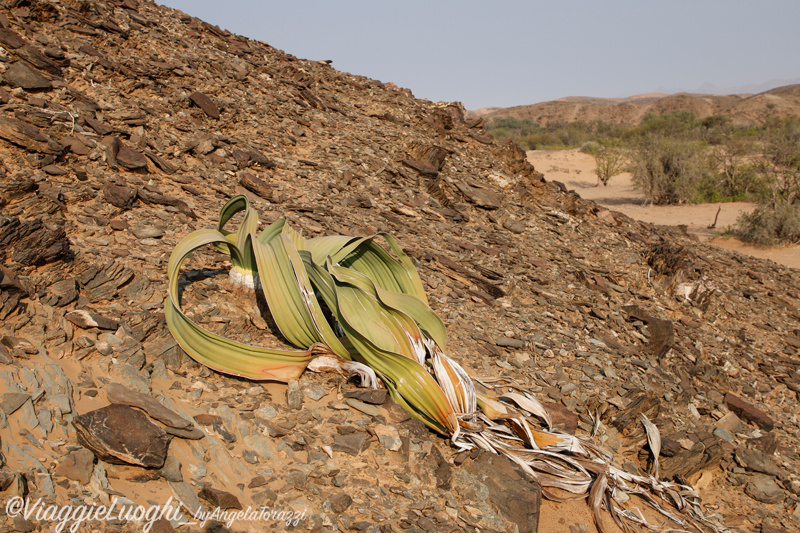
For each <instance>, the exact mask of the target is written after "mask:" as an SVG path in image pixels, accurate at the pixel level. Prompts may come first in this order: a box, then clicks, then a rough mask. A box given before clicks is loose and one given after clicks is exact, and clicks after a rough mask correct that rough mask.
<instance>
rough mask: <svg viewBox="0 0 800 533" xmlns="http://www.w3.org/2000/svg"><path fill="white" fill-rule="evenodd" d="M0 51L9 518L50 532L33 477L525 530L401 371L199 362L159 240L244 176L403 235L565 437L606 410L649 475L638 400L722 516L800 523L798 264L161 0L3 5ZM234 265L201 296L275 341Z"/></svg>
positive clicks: (282, 211)
mask: <svg viewBox="0 0 800 533" xmlns="http://www.w3.org/2000/svg"><path fill="white" fill-rule="evenodd" d="M0 45H1V46H2V55H0V70H1V71H2V81H3V85H2V86H0V110H1V113H0V160H2V168H0V209H2V213H1V214H0V243H2V247H0V256H2V260H3V266H2V270H0V321H1V322H0V393H1V395H0V440H1V441H2V448H0V450H1V451H2V457H1V458H0V490H1V491H2V492H0V500H2V502H3V504H4V505H3V508H2V510H0V514H2V519H1V520H2V522H0V524H2V526H0V527H4V528H5V530H6V531H32V530H36V528H40V529H42V530H49V528H50V527H51V526H52V523H51V522H52V520H51V522H47V520H37V519H36V517H35V516H32V517H29V518H27V519H26V518H24V517H22V516H11V515H12V514H13V513H11V512H9V508H8V507H6V506H5V503H6V502H8V501H10V500H11V498H12V497H15V496H25V495H27V496H29V497H30V498H31V499H33V500H35V499H37V498H42V500H43V501H44V502H45V503H55V504H56V505H67V504H70V505H79V504H86V505H100V504H109V503H110V502H112V501H116V504H117V505H123V504H127V505H132V504H136V505H142V506H149V505H157V504H164V503H166V502H167V501H168V499H169V498H172V500H173V501H175V502H180V503H181V504H182V505H183V506H184V507H186V508H191V509H194V508H196V507H197V506H202V507H204V508H206V509H208V510H213V509H214V508H215V507H220V508H223V509H232V510H235V509H238V508H245V509H246V508H248V506H250V507H253V508H258V506H266V507H267V508H268V509H269V510H272V511H275V512H281V511H282V512H284V515H281V516H277V515H270V516H269V517H268V519H269V520H270V522H269V524H268V526H265V525H264V522H265V521H266V520H267V519H266V518H264V517H263V516H262V517H261V518H260V519H258V520H256V521H254V522H245V521H241V520H240V521H238V522H236V523H233V524H232V525H230V526H228V527H229V529H230V530H233V531H239V530H251V531H262V530H264V528H265V527H272V526H281V527H283V524H285V522H286V521H287V520H288V521H289V522H291V520H290V519H291V516H294V517H295V518H298V520H297V522H296V525H294V526H291V524H290V525H289V526H288V527H294V528H296V529H300V530H326V531H347V530H360V531H420V530H421V531H478V530H480V531H510V530H514V528H518V530H519V531H535V530H536V523H537V520H538V509H539V492H538V487H537V486H536V484H535V483H531V482H530V481H528V480H526V479H524V478H522V477H521V476H520V475H519V473H518V472H517V471H516V470H515V469H514V468H513V467H512V466H511V465H510V463H508V461H505V460H501V459H500V458H498V457H496V456H488V454H486V453H482V454H469V453H468V454H464V453H460V454H459V453H457V450H453V449H452V448H451V447H449V446H448V442H447V441H444V440H442V439H440V438H438V437H437V436H435V435H433V434H431V433H430V432H428V431H427V430H426V429H425V428H424V427H423V426H421V425H420V424H419V423H416V422H415V421H413V420H410V419H409V417H408V416H407V415H406V414H405V412H404V411H402V410H401V409H399V408H398V407H397V406H395V405H394V404H392V403H390V402H388V401H386V400H385V397H384V395H382V394H381V393H379V392H378V393H376V392H374V391H365V390H363V389H358V388H356V387H355V386H354V385H353V384H352V383H349V382H347V380H346V379H344V378H342V377H340V376H338V375H335V374H331V375H328V374H310V373H307V374H306V375H304V376H303V377H302V378H301V379H300V380H299V381H298V382H294V383H292V384H290V385H289V386H288V387H287V386H285V385H281V384H268V383H265V384H258V383H253V382H247V381H244V380H239V379H234V378H230V377H226V376H223V375H220V374H216V373H213V372H211V371H209V370H208V369H205V368H203V367H200V366H199V365H197V364H196V363H194V362H192V361H191V360H190V359H189V358H187V357H186V355H185V354H183V353H182V351H181V350H180V348H179V347H178V346H177V345H176V343H175V342H174V341H173V340H172V338H171V336H170V334H169V331H168V330H167V328H166V325H165V323H164V315H163V301H164V297H165V294H166V293H165V291H166V286H167V282H166V277H165V276H166V274H165V270H166V262H167V260H168V258H169V254H170V252H171V250H172V248H173V247H174V245H175V244H176V243H177V242H178V241H179V240H180V239H181V238H182V237H184V236H185V235H187V234H188V233H189V232H191V231H193V230H194V229H197V228H201V227H210V226H213V225H214V224H215V221H216V218H217V215H218V211H219V208H220V207H221V206H222V205H223V204H224V202H225V201H226V200H227V198H228V197H229V196H231V195H233V194H235V193H239V192H243V193H245V194H248V195H249V196H250V198H251V199H252V202H253V205H254V207H255V208H256V209H257V210H258V211H259V214H260V217H261V220H263V221H266V222H269V221H272V220H274V219H275V218H278V217H285V218H287V219H288V220H289V221H290V222H291V223H292V224H293V226H294V227H295V228H298V229H303V230H304V232H305V234H306V235H310V236H314V235H321V234H328V233H340V234H355V235H369V234H373V233H375V232H376V231H389V232H391V233H392V234H394V235H395V236H396V237H397V238H398V240H399V241H400V242H401V244H403V246H404V247H405V248H406V250H407V252H408V253H409V254H410V255H411V256H412V257H413V258H414V260H415V261H416V262H417V264H418V267H419V270H420V273H421V276H422V279H423V281H424V283H425V284H426V287H427V289H428V291H429V294H430V295H431V298H430V299H431V304H432V306H433V308H434V310H435V311H437V312H438V313H439V314H440V316H442V317H443V319H444V320H445V322H446V323H447V324H448V330H449V334H450V339H451V340H450V346H451V351H452V355H453V356H454V357H455V358H456V359H457V360H458V361H460V362H461V364H462V365H463V366H464V367H465V368H466V369H467V370H468V371H469V372H470V373H471V374H472V375H475V376H483V377H505V378H508V379H511V380H516V381H517V382H518V383H519V384H521V385H523V386H527V387H530V388H531V389H532V390H534V391H536V392H537V394H538V395H539V397H540V398H541V400H542V401H543V402H547V404H548V406H549V408H550V409H551V411H552V413H553V415H554V417H555V418H556V421H557V422H558V423H559V424H562V425H563V426H564V427H566V428H567V429H569V430H570V431H577V432H583V433H588V432H590V431H591V429H592V416H599V417H600V420H601V423H600V426H599V427H600V432H599V435H598V437H597V440H598V442H599V443H602V444H603V445H604V446H606V447H607V448H609V449H610V450H613V451H614V452H615V453H616V454H617V461H618V462H619V464H621V465H624V467H625V468H626V469H629V470H631V471H641V472H645V471H647V469H648V468H649V467H650V466H649V465H648V461H649V449H648V448H647V447H646V440H645V436H644V433H643V431H642V429H641V426H640V425H639V424H638V422H637V421H636V419H637V415H638V414H639V413H646V414H647V415H648V416H649V418H650V419H651V420H653V421H654V422H655V423H656V425H657V426H658V427H659V428H660V430H661V433H662V436H663V447H662V452H661V458H660V459H661V472H662V474H663V475H664V476H665V477H670V478H676V479H680V480H684V481H687V482H689V483H692V484H693V485H694V486H695V487H697V489H698V491H699V494H700V496H701V497H703V498H704V502H705V506H706V510H707V512H708V513H709V515H711V516H714V517H716V518H717V519H718V520H720V521H721V522H722V523H725V524H727V525H728V526H730V527H731V528H732V529H733V530H740V531H762V532H766V531H781V530H785V531H789V530H796V529H797V528H798V527H800V510H798V507H797V501H798V494H800V478H798V476H797V472H798V471H799V470H798V468H799V467H800V457H799V456H798V431H799V426H798V424H799V423H800V420H798V412H797V394H798V391H800V373H799V372H800V355H799V354H798V347H800V330H798V329H797V328H798V320H800V316H799V314H798V303H799V302H800V275H798V272H797V271H794V270H791V269H786V268H782V267H778V266H776V265H775V264H772V263H768V262H764V261H760V260H756V259H753V258H749V257H744V256H741V255H737V254H735V253H731V252H726V251H724V250H720V249H716V248H711V247H708V246H704V245H701V244H699V243H696V242H694V241H692V240H690V239H688V238H687V237H686V236H685V235H683V234H682V233H680V232H679V231H671V230H669V229H665V228H655V227H653V226H650V225H647V224H644V223H639V222H635V221H633V220H631V219H629V218H627V217H625V216H623V215H620V214H617V213H612V212H609V211H607V210H604V209H600V208H598V206H596V205H595V204H594V203H592V202H587V201H584V200H582V199H581V198H579V197H577V196H576V195H574V194H569V193H568V192H566V191H564V190H562V189H560V188H559V187H557V186H555V185H553V184H550V183H547V182H546V181H545V180H544V178H543V176H542V175H541V174H539V173H537V172H536V171H535V170H534V169H533V168H532V167H531V166H530V165H529V164H528V163H527V162H526V160H525V154H524V153H523V152H521V151H520V150H518V149H517V148H515V147H513V146H509V145H498V144H496V143H495V142H493V140H492V139H491V138H489V137H487V136H486V135H485V133H484V132H483V131H482V122H481V121H480V120H472V121H466V120H464V116H463V109H462V108H461V107H460V106H459V105H458V104H441V103H434V102H429V101H424V100H416V99H414V98H413V97H412V96H411V94H410V92H409V91H407V90H400V89H398V88H397V87H395V86H393V85H392V84H389V83H386V84H385V83H381V82H379V81H376V80H370V79H367V78H364V77H360V76H356V75H352V74H347V73H343V72H338V71H336V70H335V69H333V68H331V66H329V65H327V64H325V63H318V62H311V61H305V60H300V59H297V58H295V57H292V56H291V55H288V54H286V53H284V52H282V51H279V50H276V49H274V48H272V47H270V46H268V45H267V44H265V43H261V42H256V41H252V40H247V39H244V38H242V37H239V36H236V35H231V34H229V33H227V32H225V31H221V30H220V29H219V28H216V27H214V26H211V25H208V24H206V23H203V22H202V21H199V20H197V19H194V18H192V17H190V16H187V15H184V14H182V13H179V12H176V11H174V10H170V9H166V8H163V7H160V6H158V5H156V4H153V3H150V2H144V1H136V0H116V1H111V0H109V1H105V2H103V1H97V2H91V1H86V2H81V1H77V0H61V1H58V2H57V1H55V0H53V1H44V0H38V1H9V2H6V3H5V5H4V6H3V7H2V8H0ZM221 258H222V256H221V255H218V254H216V253H214V252H213V251H211V250H208V251H207V252H203V253H198V254H196V256H195V257H194V259H193V260H192V261H193V262H192V263H191V264H190V265H188V266H187V269H186V272H185V278H186V279H185V299H186V302H185V306H186V308H187V309H189V311H190V312H191V313H193V314H194V315H195V316H196V317H197V319H198V320H200V321H201V322H202V323H203V324H204V325H206V326H207V327H209V328H215V329H216V330H217V331H220V332H225V333H226V334H227V335H230V336H235V337H236V338H238V339H240V340H243V341H247V342H252V343H254V344H263V345H271V346H276V345H278V344H279V343H280V341H279V340H278V339H276V338H275V336H274V335H273V334H272V329H271V324H270V322H269V317H263V316H262V315H261V314H260V313H259V308H258V305H257V303H256V301H255V298H254V297H253V295H252V294H249V295H248V294H243V293H242V292H237V291H235V290H233V289H231V288H230V286H229V285H228V282H227V276H226V275H225V268H226V267H227V265H226V264H225V263H223V262H222V259H221ZM622 498H623V496H620V499H622ZM290 511H291V512H292V513H298V514H297V515H291V516H289V515H287V514H286V513H288V512H290ZM302 513H305V514H302ZM287 516H289V518H287ZM300 517H302V519H300ZM217 518H219V517H217ZM223 522H224V520H223ZM210 523H211V522H208V523H206V524H201V525H200V526H198V525H193V526H184V527H183V528H182V529H183V530H192V531H194V530H197V529H198V528H201V529H205V528H208V527H209V525H210ZM606 523H607V525H608V526H609V527H612V523H611V521H610V519H609V518H608V516H606ZM560 524H561V526H554V527H553V528H551V529H550V530H552V531H555V530H557V529H556V527H562V528H563V530H565V531H566V530H570V528H573V530H591V529H592V528H593V527H594V526H593V525H592V524H591V523H589V522H587V523H581V522H580V520H579V519H578V518H577V517H576V516H563V517H562V518H560ZM175 527H178V526H177V524H176V523H172V524H170V523H169V521H167V520H166V519H162V520H159V521H158V523H157V524H156V525H155V526H154V528H153V529H152V531H171V530H172V529H173V528H175ZM221 527H222V526H221ZM92 528H94V529H96V530H104V531H141V530H142V526H141V524H136V523H134V522H132V521H124V520H114V521H112V522H109V523H105V524H96V523H95V524H94V525H93V526H92ZM92 528H88V529H87V530H91V529H92ZM211 530H214V531H221V530H224V529H219V528H217V529H211Z"/></svg>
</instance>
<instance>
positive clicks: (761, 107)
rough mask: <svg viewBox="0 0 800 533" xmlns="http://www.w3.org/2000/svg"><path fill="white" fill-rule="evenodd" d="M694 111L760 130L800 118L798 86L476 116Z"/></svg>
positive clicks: (592, 101) (597, 116)
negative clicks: (785, 119) (769, 123)
mask: <svg viewBox="0 0 800 533" xmlns="http://www.w3.org/2000/svg"><path fill="white" fill-rule="evenodd" d="M673 111H692V112H693V113H695V114H696V115H697V116H698V117H700V118H705V117H708V116H711V115H725V116H728V117H730V118H731V119H733V121H734V122H735V123H737V124H762V123H764V122H765V121H766V120H767V119H769V118H782V117H787V116H791V115H800V84H798V85H787V86H784V87H778V88H775V89H771V90H769V91H765V92H761V93H758V94H730V95H712V94H690V93H677V94H660V93H655V94H645V95H637V96H630V97H628V98H592V97H585V96H569V97H566V98H560V99H558V100H554V101H551V102H542V103H538V104H533V105H523V106H516V107H508V108H484V109H481V110H479V111H476V112H474V114H475V116H483V117H484V118H487V119H489V118H496V117H513V118H521V119H525V118H527V119H532V120H534V121H536V122H538V123H539V124H542V125H547V124H549V123H551V122H579V121H583V122H591V121H595V120H602V121H605V122H614V123H618V124H627V125H637V124H639V123H640V122H641V120H642V118H643V117H644V116H645V114H647V113H658V114H662V113H670V112H673Z"/></svg>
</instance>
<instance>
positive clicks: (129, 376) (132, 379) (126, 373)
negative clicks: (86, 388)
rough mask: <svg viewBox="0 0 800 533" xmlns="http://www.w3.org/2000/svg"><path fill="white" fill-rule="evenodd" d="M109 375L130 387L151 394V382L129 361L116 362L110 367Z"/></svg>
mask: <svg viewBox="0 0 800 533" xmlns="http://www.w3.org/2000/svg"><path fill="white" fill-rule="evenodd" d="M109 377H110V378H112V379H113V380H115V381H117V382H118V383H125V385H126V386H127V387H128V388H129V389H133V390H135V391H137V392H141V393H142V394H150V392H151V391H150V382H149V381H148V380H147V378H146V377H145V375H144V374H142V372H141V371H140V370H139V369H137V368H134V367H133V366H131V365H129V364H127V363H116V364H113V365H111V366H110V367H109Z"/></svg>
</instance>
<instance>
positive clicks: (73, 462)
mask: <svg viewBox="0 0 800 533" xmlns="http://www.w3.org/2000/svg"><path fill="white" fill-rule="evenodd" d="M93 470H94V454H93V453H92V452H91V451H90V450H87V449H86V448H80V449H78V450H73V451H71V452H69V453H68V454H67V456H66V457H65V458H64V459H63V460H62V461H61V462H60V463H59V465H58V466H57V467H56V469H55V471H54V472H53V473H54V474H55V475H57V476H63V477H65V478H67V479H71V480H73V481H77V482H78V483H80V484H81V485H86V484H88V483H89V480H91V478H92V471H93Z"/></svg>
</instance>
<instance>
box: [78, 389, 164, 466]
mask: <svg viewBox="0 0 800 533" xmlns="http://www.w3.org/2000/svg"><path fill="white" fill-rule="evenodd" d="M73 426H74V427H75V430H76V432H77V434H78V441H79V442H80V443H81V444H82V445H83V446H85V447H86V448H88V449H90V450H92V451H93V452H94V453H95V455H97V456H98V457H99V458H100V459H102V460H104V461H106V462H109V463H113V464H132V465H138V466H143V467H145V468H161V467H162V466H164V461H165V460H166V458H167V448H168V447H169V436H168V435H167V434H166V432H165V431H164V430H163V429H161V428H160V427H158V426H157V425H156V424H154V423H153V422H151V421H150V419H149V418H148V417H147V415H146V414H144V413H143V412H142V411H139V410H138V409H134V408H132V407H129V406H127V405H121V404H111V405H109V406H107V407H102V408H100V409H96V410H94V411H90V412H88V413H84V414H82V415H79V416H77V417H75V419H74V420H73Z"/></svg>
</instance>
